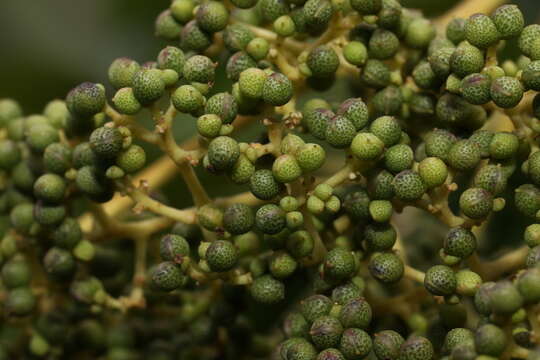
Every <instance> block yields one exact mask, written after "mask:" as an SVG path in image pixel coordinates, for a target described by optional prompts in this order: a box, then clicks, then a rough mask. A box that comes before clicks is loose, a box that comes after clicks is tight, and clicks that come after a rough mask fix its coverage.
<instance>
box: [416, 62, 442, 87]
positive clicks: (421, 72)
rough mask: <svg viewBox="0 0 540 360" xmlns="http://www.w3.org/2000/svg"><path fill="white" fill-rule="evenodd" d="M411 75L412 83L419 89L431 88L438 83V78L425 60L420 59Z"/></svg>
mask: <svg viewBox="0 0 540 360" xmlns="http://www.w3.org/2000/svg"><path fill="white" fill-rule="evenodd" d="M412 77H413V79H414V83H415V84H416V85H417V86H418V87H419V88H421V89H432V88H434V87H436V86H437V85H438V84H440V79H439V78H438V77H437V75H435V72H434V71H433V68H432V67H431V65H430V64H429V62H427V61H421V62H420V63H419V64H418V65H416V66H415V68H414V70H413V72H412Z"/></svg>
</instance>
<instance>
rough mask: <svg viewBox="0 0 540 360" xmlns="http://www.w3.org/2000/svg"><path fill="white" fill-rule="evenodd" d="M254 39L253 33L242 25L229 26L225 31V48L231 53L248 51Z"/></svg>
mask: <svg viewBox="0 0 540 360" xmlns="http://www.w3.org/2000/svg"><path fill="white" fill-rule="evenodd" d="M253 38H254V35H253V32H251V30H249V29H248V28H247V27H246V26H244V25H241V24H232V25H230V26H227V27H226V28H225V31H223V42H224V43H225V47H227V49H228V50H229V51H231V52H236V51H240V50H244V49H246V47H247V45H248V44H249V42H250V41H251V40H253Z"/></svg>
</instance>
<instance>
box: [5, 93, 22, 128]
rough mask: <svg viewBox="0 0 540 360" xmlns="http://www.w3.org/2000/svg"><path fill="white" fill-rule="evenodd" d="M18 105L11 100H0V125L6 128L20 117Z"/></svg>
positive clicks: (20, 111) (20, 110)
mask: <svg viewBox="0 0 540 360" xmlns="http://www.w3.org/2000/svg"><path fill="white" fill-rule="evenodd" d="M22 114H23V112H22V109H21V107H20V105H19V104H18V103H17V102H16V101H15V100H13V99H8V98H4V99H0V124H1V125H2V126H6V125H7V124H8V123H9V122H10V121H11V120H13V119H16V118H18V117H20V116H22Z"/></svg>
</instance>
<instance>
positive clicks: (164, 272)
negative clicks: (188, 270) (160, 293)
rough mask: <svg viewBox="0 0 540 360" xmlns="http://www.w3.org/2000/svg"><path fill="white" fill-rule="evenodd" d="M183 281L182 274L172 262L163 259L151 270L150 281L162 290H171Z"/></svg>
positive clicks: (179, 285) (181, 284)
mask: <svg viewBox="0 0 540 360" xmlns="http://www.w3.org/2000/svg"><path fill="white" fill-rule="evenodd" d="M184 282H185V277H184V274H182V271H181V270H180V268H179V267H178V266H177V265H176V264H175V263H173V262H170V261H165V262H162V263H160V264H159V265H158V266H157V267H156V268H155V269H154V271H153V272H152V283H153V284H154V285H155V286H157V287H158V288H159V289H161V290H164V291H172V290H175V289H177V288H179V287H181V286H183V284H184Z"/></svg>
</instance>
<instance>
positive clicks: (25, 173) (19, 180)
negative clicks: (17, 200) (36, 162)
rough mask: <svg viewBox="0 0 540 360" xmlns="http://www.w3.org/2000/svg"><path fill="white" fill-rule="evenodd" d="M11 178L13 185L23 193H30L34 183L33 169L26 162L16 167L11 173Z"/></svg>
mask: <svg viewBox="0 0 540 360" xmlns="http://www.w3.org/2000/svg"><path fill="white" fill-rule="evenodd" d="M11 177H12V181H13V184H14V185H15V186H16V187H17V188H18V189H21V190H23V191H31V190H32V189H33V185H34V182H35V181H36V176H35V175H34V169H32V167H31V164H30V163H29V162H28V161H25V162H20V163H19V164H18V165H16V166H15V167H14V168H13V170H12V172H11Z"/></svg>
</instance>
